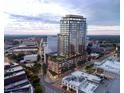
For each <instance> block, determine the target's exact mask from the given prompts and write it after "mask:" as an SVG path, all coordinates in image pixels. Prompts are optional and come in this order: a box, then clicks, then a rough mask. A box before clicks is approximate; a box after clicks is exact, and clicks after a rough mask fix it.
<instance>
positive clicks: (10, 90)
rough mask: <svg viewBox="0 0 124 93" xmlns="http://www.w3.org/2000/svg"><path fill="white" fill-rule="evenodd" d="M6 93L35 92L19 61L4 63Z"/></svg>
mask: <svg viewBox="0 0 124 93" xmlns="http://www.w3.org/2000/svg"><path fill="white" fill-rule="evenodd" d="M4 93H33V87H32V85H31V84H30V82H29V80H28V79H27V77H26V74H25V71H24V69H23V68H22V67H21V66H19V65H18V64H17V63H5V64H4Z"/></svg>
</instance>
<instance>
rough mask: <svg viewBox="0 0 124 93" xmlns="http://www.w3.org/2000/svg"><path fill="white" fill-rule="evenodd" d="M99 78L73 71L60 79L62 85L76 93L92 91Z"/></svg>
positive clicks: (97, 84) (90, 92)
mask: <svg viewBox="0 0 124 93" xmlns="http://www.w3.org/2000/svg"><path fill="white" fill-rule="evenodd" d="M100 81H101V79H100V78H99V77H97V76H94V75H91V74H87V73H84V72H81V71H75V72H73V73H71V75H68V76H65V77H64V78H63V79H62V87H66V89H67V91H69V90H72V91H75V92H76V93H94V91H95V90H96V88H97V87H98V86H99V83H100Z"/></svg>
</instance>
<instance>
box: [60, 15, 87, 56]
mask: <svg viewBox="0 0 124 93" xmlns="http://www.w3.org/2000/svg"><path fill="white" fill-rule="evenodd" d="M86 29H87V26H86V18H84V17H83V16H80V15H66V16H65V17H63V18H62V19H61V20H60V34H59V35H58V52H59V54H60V55H74V54H82V53H83V51H84V49H85V40H86Z"/></svg>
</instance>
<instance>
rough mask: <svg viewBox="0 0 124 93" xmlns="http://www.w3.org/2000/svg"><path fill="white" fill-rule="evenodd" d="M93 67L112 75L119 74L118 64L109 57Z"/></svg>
mask: <svg viewBox="0 0 124 93" xmlns="http://www.w3.org/2000/svg"><path fill="white" fill-rule="evenodd" d="M95 65H96V67H97V68H101V69H104V70H106V71H109V72H112V73H117V74H119V73H120V63H119V62H118V61H117V60H116V59H113V58H111V57H109V58H108V59H106V60H103V61H102V62H96V63H95Z"/></svg>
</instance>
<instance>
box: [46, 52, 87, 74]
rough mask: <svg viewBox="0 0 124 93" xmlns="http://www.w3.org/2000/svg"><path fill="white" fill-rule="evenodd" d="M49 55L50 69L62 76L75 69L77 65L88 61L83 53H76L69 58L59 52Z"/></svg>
mask: <svg viewBox="0 0 124 93" xmlns="http://www.w3.org/2000/svg"><path fill="white" fill-rule="evenodd" d="M47 56H48V58H47V64H48V70H50V71H51V72H53V73H55V74H56V75H57V76H62V75H63V74H64V73H66V72H70V71H73V70H74V68H75V67H77V66H81V65H82V64H84V63H85V62H86V61H85V57H84V56H83V55H74V56H73V57H69V58H67V57H66V56H60V55H57V54H48V55H47Z"/></svg>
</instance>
